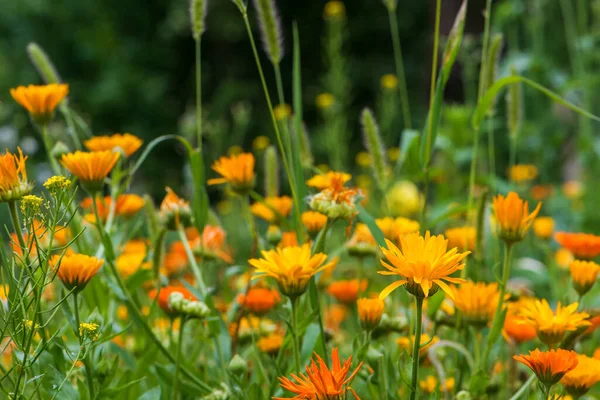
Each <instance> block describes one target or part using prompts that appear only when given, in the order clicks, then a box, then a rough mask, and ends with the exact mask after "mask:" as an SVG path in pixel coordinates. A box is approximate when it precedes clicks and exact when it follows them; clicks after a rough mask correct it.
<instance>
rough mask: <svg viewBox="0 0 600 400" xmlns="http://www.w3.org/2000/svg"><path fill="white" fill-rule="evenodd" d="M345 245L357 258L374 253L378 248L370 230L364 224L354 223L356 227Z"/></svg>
mask: <svg viewBox="0 0 600 400" xmlns="http://www.w3.org/2000/svg"><path fill="white" fill-rule="evenodd" d="M346 247H347V248H348V253H349V254H350V255H351V256H354V257H359V258H361V257H366V256H371V255H375V254H377V252H378V250H379V249H378V247H377V242H375V238H374V237H373V234H372V233H371V230H370V229H369V227H368V226H367V225H365V224H356V229H354V233H353V234H352V237H351V238H350V240H349V241H348V243H347V244H346Z"/></svg>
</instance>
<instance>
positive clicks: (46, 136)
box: [40, 124, 60, 175]
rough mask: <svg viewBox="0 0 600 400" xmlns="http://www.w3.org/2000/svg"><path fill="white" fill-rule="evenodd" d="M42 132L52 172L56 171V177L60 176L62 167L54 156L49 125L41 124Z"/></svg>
mask: <svg viewBox="0 0 600 400" xmlns="http://www.w3.org/2000/svg"><path fill="white" fill-rule="evenodd" d="M40 130H41V132H42V140H43V142H44V148H45V149H46V154H48V161H50V166H51V167H52V171H54V174H55V175H60V165H58V161H56V159H55V158H54V156H52V143H51V142H50V135H49V134H48V125H47V124H41V125H40Z"/></svg>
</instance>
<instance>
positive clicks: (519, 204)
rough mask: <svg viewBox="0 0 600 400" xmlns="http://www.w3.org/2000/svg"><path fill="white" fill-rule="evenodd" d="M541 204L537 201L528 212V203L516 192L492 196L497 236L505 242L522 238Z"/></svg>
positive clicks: (512, 241) (517, 240)
mask: <svg viewBox="0 0 600 400" xmlns="http://www.w3.org/2000/svg"><path fill="white" fill-rule="evenodd" d="M541 206H542V203H538V205H537V207H536V208H535V210H533V211H532V212H531V214H530V213H529V203H528V202H527V201H524V200H522V199H521V198H520V197H519V195H518V194H517V193H515V192H510V193H508V195H507V196H506V197H504V196H503V195H501V194H499V195H498V196H496V197H495V198H494V214H495V216H496V222H497V231H498V236H499V237H500V238H501V239H502V240H504V241H506V242H507V243H514V242H519V241H521V240H523V239H524V238H525V235H526V234H527V231H529V228H530V227H531V224H532V223H533V220H534V219H535V217H536V216H537V214H538V212H539V211H540V208H541Z"/></svg>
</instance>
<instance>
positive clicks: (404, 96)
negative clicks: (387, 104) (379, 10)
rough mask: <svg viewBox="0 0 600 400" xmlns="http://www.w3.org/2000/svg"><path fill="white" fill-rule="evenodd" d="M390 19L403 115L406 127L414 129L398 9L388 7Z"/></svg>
mask: <svg viewBox="0 0 600 400" xmlns="http://www.w3.org/2000/svg"><path fill="white" fill-rule="evenodd" d="M388 16H389V19H390V31H391V34H392V43H393V45H394V59H395V63H396V75H397V76H398V82H399V84H398V86H399V89H400V101H401V103H402V116H403V119H404V129H412V121H411V116H410V103H409V101H408V89H407V87H406V76H405V73H404V61H403V60H402V47H401V44H400V32H399V31H398V21H397V19H396V18H397V17H396V10H395V9H392V8H391V7H390V8H388Z"/></svg>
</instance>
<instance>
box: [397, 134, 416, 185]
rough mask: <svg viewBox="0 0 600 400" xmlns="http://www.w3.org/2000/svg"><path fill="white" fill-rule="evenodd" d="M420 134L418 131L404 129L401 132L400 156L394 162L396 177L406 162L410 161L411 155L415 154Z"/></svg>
mask: <svg viewBox="0 0 600 400" xmlns="http://www.w3.org/2000/svg"><path fill="white" fill-rule="evenodd" d="M419 139H420V134H419V131H415V130H409V129H406V130H404V131H403V132H402V139H401V140H400V156H399V157H398V161H397V162H396V171H395V172H396V175H399V174H400V172H401V171H402V170H403V168H404V166H405V165H406V162H407V161H409V160H410V159H411V154H417V149H418V145H419Z"/></svg>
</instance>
